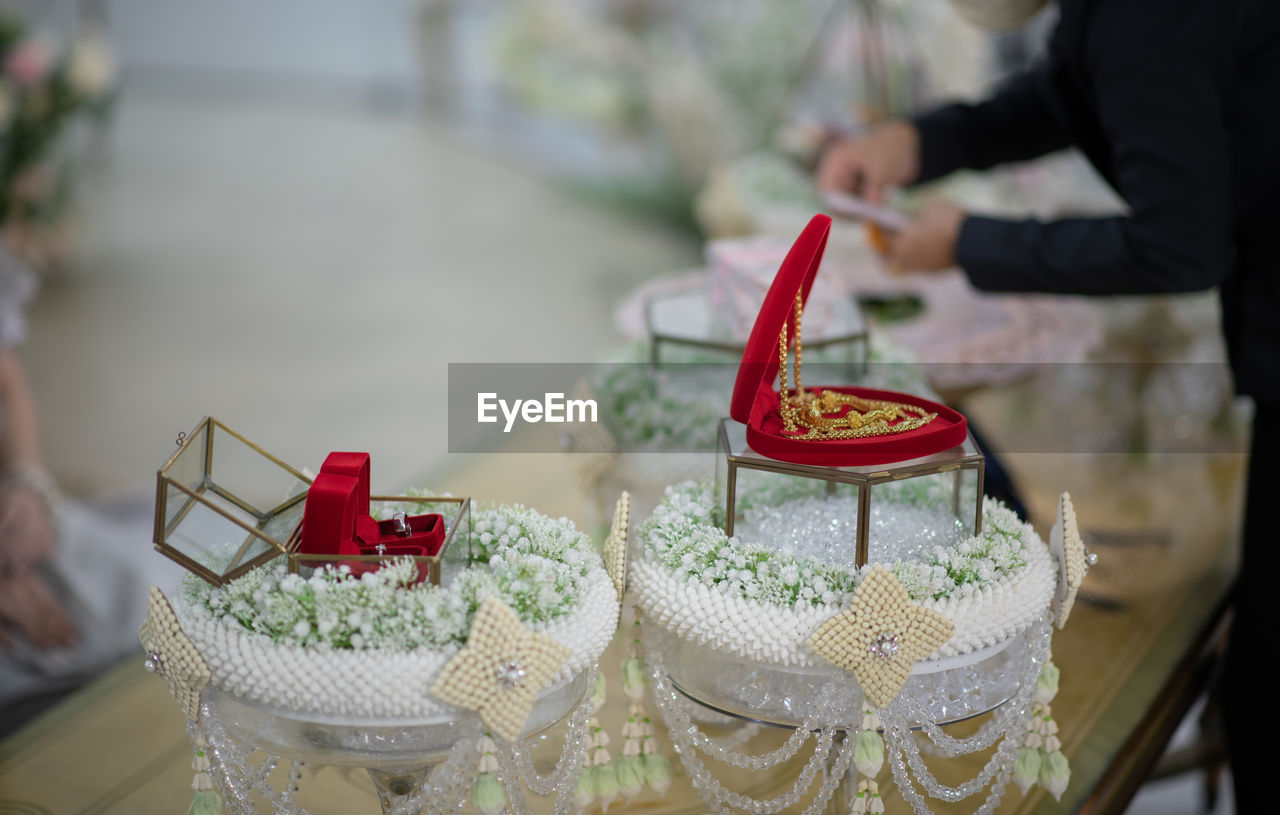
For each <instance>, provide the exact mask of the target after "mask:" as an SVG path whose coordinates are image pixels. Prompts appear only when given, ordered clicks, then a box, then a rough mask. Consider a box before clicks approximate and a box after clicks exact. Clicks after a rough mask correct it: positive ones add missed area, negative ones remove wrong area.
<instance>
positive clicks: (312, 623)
mask: <svg viewBox="0 0 1280 815" xmlns="http://www.w3.org/2000/svg"><path fill="white" fill-rule="evenodd" d="M412 506H413V507H414V509H415V511H420V510H421V507H422V506H424V505H412ZM394 509H395V508H394V507H384V508H383V509H382V510H381V512H380V513H379V514H382V513H383V512H390V511H393V510H394ZM455 543H457V542H455ZM592 568H603V562H602V560H601V557H600V554H599V553H598V552H597V551H596V548H595V546H594V544H593V543H592V542H591V540H590V539H589V538H588V537H587V536H586V535H584V534H583V533H581V532H579V531H578V530H577V529H575V528H574V526H573V523H572V522H570V521H569V520H568V519H566V518H559V519H552V518H548V517H546V516H544V515H541V514H539V513H537V512H535V511H533V510H530V509H526V508H525V507H522V506H500V507H496V508H493V509H488V510H481V511H478V512H476V513H475V517H474V524H473V527H472V539H471V564H470V567H469V568H467V569H465V570H464V571H462V573H461V574H459V575H458V576H457V577H456V578H455V579H454V580H453V581H452V582H451V583H450V584H449V585H448V586H445V587H442V586H433V585H430V584H415V583H414V581H415V580H416V579H417V576H418V570H417V565H416V564H415V563H414V561H413V559H412V558H403V559H399V560H396V561H393V562H391V563H388V564H387V565H385V566H383V567H382V568H381V569H378V570H377V571H373V572H368V573H366V574H363V575H360V576H359V577H358V578H357V577H355V576H353V575H352V574H351V570H350V568H349V567H348V566H346V565H336V566H326V567H324V568H322V569H318V570H316V571H315V572H314V573H313V574H312V575H311V576H309V577H303V576H301V575H297V574H289V573H288V571H287V570H286V567H285V564H284V563H283V562H282V561H275V562H273V563H269V564H267V565H265V566H262V567H260V568H258V569H254V570H253V571H251V572H249V573H248V574H246V575H244V576H243V577H241V578H239V579H237V580H234V581H232V582H230V583H228V584H227V585H225V586H222V587H214V586H211V585H209V584H208V583H206V582H205V581H203V580H201V579H199V578H197V577H194V576H188V578H187V579H186V581H185V583H184V594H185V596H186V599H187V601H188V602H189V603H192V604H193V605H195V606H197V607H203V608H204V609H206V610H208V611H209V612H210V613H211V614H212V615H213V616H214V617H215V618H218V619H223V620H227V621H231V622H234V623H237V624H239V625H240V626H243V627H244V628H246V629H248V630H250V631H254V632H257V633H260V634H263V635H265V636H269V637H271V638H272V640H274V641H276V642H284V643H289V644H292V645H298V646H304V647H315V648H321V649H327V648H332V649H356V650H361V649H391V650H397V651H414V650H417V649H420V648H430V649H436V648H441V647H443V646H447V645H450V644H454V643H462V642H465V641H466V636H467V630H468V629H469V627H470V625H471V617H472V615H473V614H474V613H475V611H476V609H477V608H479V606H480V604H481V603H482V602H483V601H484V600H485V599H486V598H487V597H490V596H496V597H498V598H499V599H501V600H502V602H503V603H504V604H506V605H507V606H508V607H509V608H510V609H511V610H513V611H514V612H515V613H516V614H517V615H518V616H519V617H520V619H521V621H522V622H524V623H527V624H539V623H546V622H550V621H552V620H557V619H560V618H563V617H565V616H566V615H568V614H569V613H570V612H571V611H573V609H574V608H575V607H576V606H577V603H578V601H579V597H580V595H581V593H582V587H583V580H584V578H585V577H586V575H587V573H588V572H589V571H590V570H591V569H592Z"/></svg>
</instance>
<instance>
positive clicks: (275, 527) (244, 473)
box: [154, 417, 471, 586]
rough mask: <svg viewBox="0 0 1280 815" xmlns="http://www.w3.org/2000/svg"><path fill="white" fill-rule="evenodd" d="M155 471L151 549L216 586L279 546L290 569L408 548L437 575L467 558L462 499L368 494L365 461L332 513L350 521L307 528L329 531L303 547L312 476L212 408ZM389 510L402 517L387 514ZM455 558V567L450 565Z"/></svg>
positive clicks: (377, 561) (423, 568)
mask: <svg viewBox="0 0 1280 815" xmlns="http://www.w3.org/2000/svg"><path fill="white" fill-rule="evenodd" d="M367 458H368V457H367V456H365V459H366V461H367ZM156 479H157V484H156V515H155V537H154V539H155V544H156V550H157V551H159V552H160V553H161V554H163V555H165V556H166V557H168V558H170V559H172V560H175V561H177V562H178V563H179V564H181V565H182V566H183V567H184V568H186V569H187V570H188V571H190V572H192V573H194V574H196V575H199V576H200V577H201V578H203V579H204V580H206V581H207V582H209V583H211V584H213V585H215V586H221V585H223V584H225V583H227V582H229V581H231V580H235V579H236V578H238V577H240V576H241V575H243V574H245V573H246V572H248V571H250V570H251V569H254V568H256V567H258V566H261V565H263V564H265V563H268V562H269V561H271V560H273V559H275V558H277V557H280V556H281V555H284V556H287V557H288V560H289V570H290V571H293V572H298V571H300V570H302V569H303V568H308V569H309V568H314V567H317V566H320V565H322V564H324V563H340V564H346V565H347V566H348V567H350V568H351V570H352V571H353V572H357V573H359V572H364V571H370V570H372V569H376V568H378V567H379V566H380V565H381V564H383V563H385V562H387V561H390V560H395V559H401V558H404V557H412V558H413V560H414V561H415V562H416V563H417V565H418V571H419V575H420V578H421V579H423V580H428V581H430V582H431V583H435V584H439V583H440V582H441V577H442V573H443V574H447V573H450V572H453V573H457V572H460V571H461V570H462V569H463V568H465V567H466V565H467V564H468V563H469V561H470V551H469V548H470V541H471V500H470V499H469V498H466V497H454V496H434V495H378V496H370V495H369V488H368V465H367V463H366V464H365V467H364V473H363V479H362V483H361V486H360V489H361V491H360V494H359V495H358V496H352V498H353V500H352V502H351V506H350V507H343V511H342V512H340V513H339V516H338V518H339V523H338V526H341V524H342V523H348V525H349V526H350V528H349V529H348V528H337V529H333V530H319V529H317V530H315V533H316V534H313V535H312V536H311V537H312V538H313V539H314V538H319V537H322V536H321V535H320V534H319V533H320V532H322V531H324V532H326V533H331V534H327V536H328V537H332V538H333V540H334V546H333V548H332V550H330V549H329V548H327V547H324V546H321V547H319V548H318V549H315V550H313V551H308V552H305V553H304V552H300V551H299V546H300V544H301V543H302V540H303V534H302V533H303V519H304V516H305V515H306V511H307V501H308V497H309V495H310V494H311V492H312V486H313V483H315V479H312V478H310V477H308V476H306V475H304V474H303V473H301V472H300V471H298V470H297V469H295V468H294V467H292V466H290V465H289V464H287V463H285V462H284V461H281V460H280V459H279V458H277V457H276V456H274V455H272V454H271V453H269V452H267V451H266V450H264V449H263V448H262V447H260V446H258V445H257V444H255V443H253V442H252V441H250V440H249V439H247V438H245V437H244V436H242V435H241V434H239V433H237V432H236V431H234V430H232V429H231V428H229V427H227V426H226V425H224V424H223V423H222V422H220V421H218V420H217V419H214V418H211V417H206V418H204V419H202V420H201V421H200V423H199V424H197V425H196V427H195V429H194V430H192V431H191V432H190V433H188V434H184V435H183V436H180V437H179V447H178V450H177V452H176V453H174V454H173V456H171V457H170V458H169V460H168V461H167V462H166V463H165V465H164V466H163V467H161V468H160V471H159V472H158V473H157V476H156ZM377 505H384V506H387V509H388V511H387V512H385V513H383V514H386V515H388V516H389V517H387V518H377V519H375V518H374V517H373V516H372V515H370V512H371V511H373V510H375V509H376V508H377ZM393 509H399V510H401V512H400V513H399V516H400V517H399V518H395V517H390V516H391V515H392V513H391V512H390V510H393ZM357 520H358V521H359V522H361V525H360V527H359V530H357ZM397 527H398V528H397ZM366 540H367V541H368V544H369V545H368V546H364V545H362V544H363V542H364V541H366ZM424 541H427V542H428V545H426V546H424V545H422V544H423V543H424ZM378 544H381V545H378ZM455 561H456V563H457V567H456V568H450V567H449V566H448V565H447V564H450V563H454V562H455Z"/></svg>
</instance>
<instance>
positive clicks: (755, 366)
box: [729, 213, 831, 427]
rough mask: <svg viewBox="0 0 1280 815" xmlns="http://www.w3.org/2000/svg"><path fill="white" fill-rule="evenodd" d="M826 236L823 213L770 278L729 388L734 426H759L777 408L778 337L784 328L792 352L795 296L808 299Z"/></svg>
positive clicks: (828, 223)
mask: <svg viewBox="0 0 1280 815" xmlns="http://www.w3.org/2000/svg"><path fill="white" fill-rule="evenodd" d="M830 233H831V218H830V217H829V216H827V215H822V214H821V213H819V214H818V215H815V216H813V218H812V219H811V220H810V221H809V225H808V226H806V227H805V228H804V231H803V232H801V233H800V237H798V238H796V241H795V243H793V244H791V250H790V251H788V252H787V256H786V258H784V259H783V261H782V266H780V267H779V268H778V273H777V274H776V275H774V278H773V283H772V284H771V285H770V286H769V293H768V294H766V295H765V296H764V303H763V304H762V305H761V306H760V313H759V314H757V315H756V322H755V325H753V326H751V335H750V336H749V337H747V347H746V349H745V350H744V351H743V352H742V364H741V365H739V366H738V378H737V379H736V380H735V381H734V383H733V401H731V402H730V403H729V415H730V416H732V417H733V419H734V421H737V422H742V423H743V424H745V425H747V426H748V427H759V426H760V423H761V422H762V421H763V419H764V415H765V414H766V413H768V412H769V410H771V409H773V408H775V407H776V406H777V403H778V394H777V392H776V391H775V390H774V389H773V381H774V380H775V379H777V378H778V335H779V334H780V333H781V332H782V326H783V324H784V323H786V325H787V345H788V347H790V344H791V340H792V338H793V336H794V334H795V325H794V322H795V321H794V319H793V315H794V314H795V312H794V308H795V302H796V292H799V293H800V298H801V302H804V301H807V300H808V299H809V289H811V288H813V279H814V278H815V277H817V275H818V265H819V264H820V263H822V253H823V252H825V251H826V249H827V235H829V234H830Z"/></svg>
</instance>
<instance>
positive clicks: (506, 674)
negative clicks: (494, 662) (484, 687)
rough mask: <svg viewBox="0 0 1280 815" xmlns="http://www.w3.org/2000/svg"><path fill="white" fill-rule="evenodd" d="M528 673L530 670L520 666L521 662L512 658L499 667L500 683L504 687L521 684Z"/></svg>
mask: <svg viewBox="0 0 1280 815" xmlns="http://www.w3.org/2000/svg"><path fill="white" fill-rule="evenodd" d="M528 673H529V672H528V671H526V670H525V669H524V668H522V667H520V663H518V662H516V661H515V660H512V661H510V662H508V663H506V664H505V665H501V666H499V667H498V672H497V679H498V684H499V685H500V686H502V687H504V688H514V687H516V686H518V685H519V684H520V682H521V680H523V679H524V678H525V677H526V676H527V675H528Z"/></svg>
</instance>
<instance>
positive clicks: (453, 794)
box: [397, 722, 480, 815]
mask: <svg viewBox="0 0 1280 815" xmlns="http://www.w3.org/2000/svg"><path fill="white" fill-rule="evenodd" d="M479 735H480V726H479V723H478V722H475V723H473V724H472V725H471V726H470V727H468V728H467V732H466V733H465V734H464V735H463V736H462V737H461V738H459V739H458V741H457V742H455V743H454V745H453V748H452V749H451V750H450V751H449V757H448V758H447V759H445V761H444V762H443V763H442V764H440V766H438V767H436V768H435V770H434V771H432V773H431V775H430V776H429V777H428V780H427V782H426V783H424V784H423V785H422V787H421V788H419V790H418V791H417V793H415V794H414V795H412V796H409V797H407V798H405V799H403V800H402V801H401V802H400V803H401V804H402V805H403V807H404V809H405V815H416V813H417V812H418V809H419V808H421V809H424V810H425V811H426V812H427V813H429V815H436V813H441V814H443V813H446V812H460V811H461V810H462V808H463V807H464V806H465V805H466V803H467V799H468V797H469V796H470V793H471V786H472V785H473V784H474V783H475V775H476V765H477V755H476V740H477V739H478V738H479ZM415 807H416V808H415ZM397 815H399V814H398V813H397Z"/></svg>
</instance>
